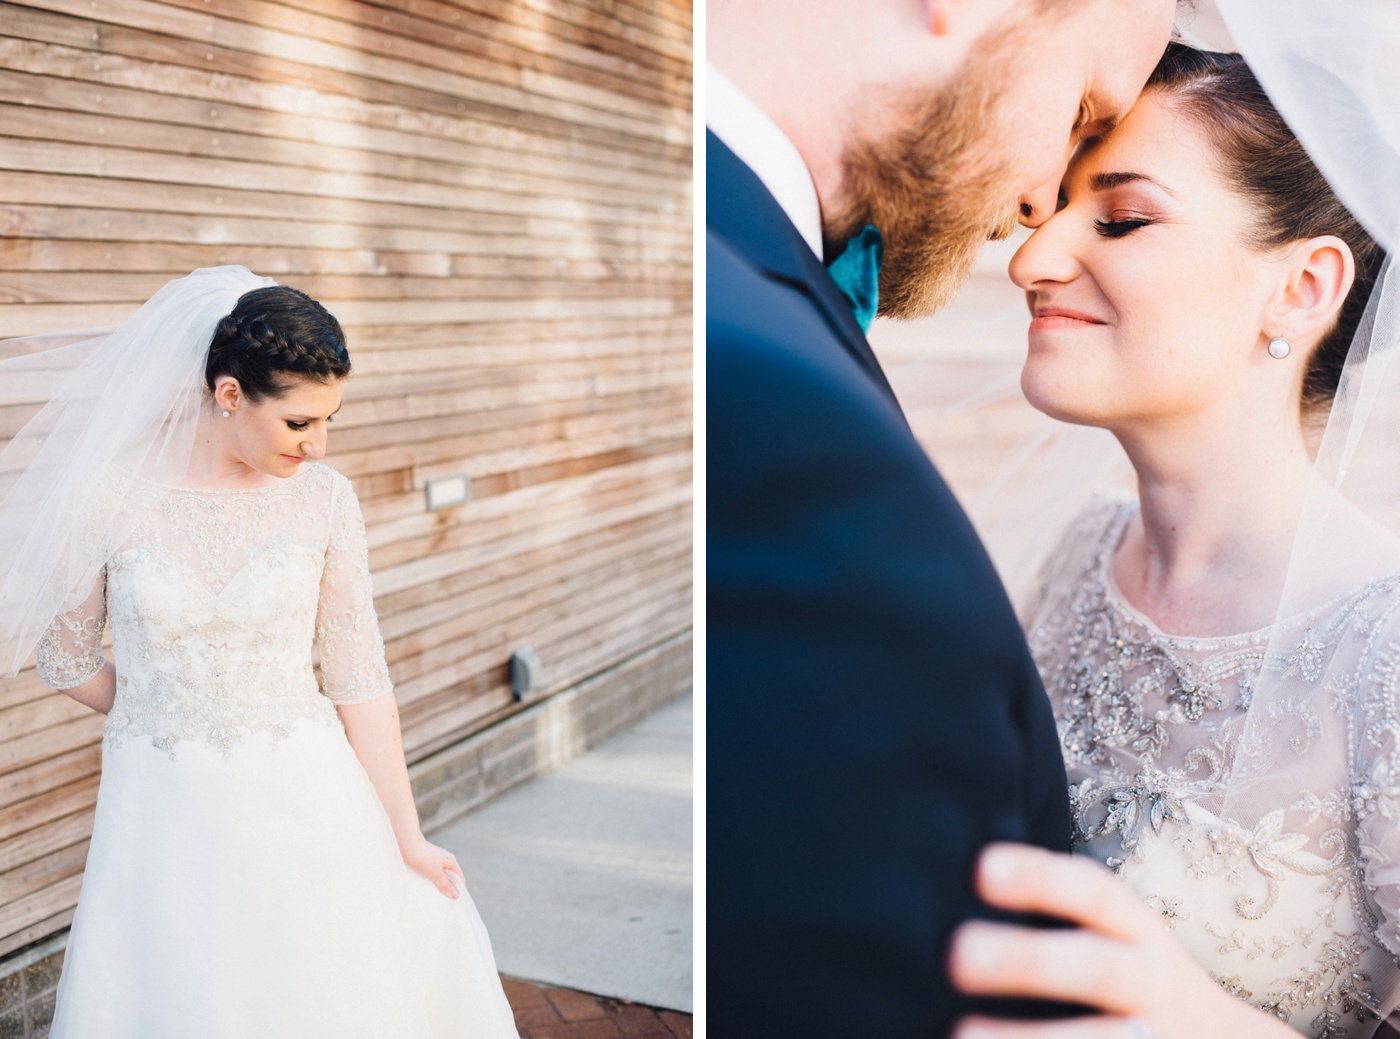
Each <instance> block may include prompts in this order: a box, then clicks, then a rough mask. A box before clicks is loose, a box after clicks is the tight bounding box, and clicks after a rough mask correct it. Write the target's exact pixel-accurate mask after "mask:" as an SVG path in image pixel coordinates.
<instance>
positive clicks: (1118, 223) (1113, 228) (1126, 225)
mask: <svg viewBox="0 0 1400 1039" xmlns="http://www.w3.org/2000/svg"><path fill="white" fill-rule="evenodd" d="M1154 222H1155V221H1153V220H1151V219H1149V218H1147V217H1127V218H1125V219H1122V220H1095V221H1094V230H1095V231H1097V232H1098V233H1099V234H1101V235H1103V236H1104V237H1105V238H1122V237H1123V236H1124V235H1126V234H1131V233H1132V232H1134V231H1136V230H1137V229H1138V228H1140V227H1147V226H1148V225H1150V224H1152V223H1154Z"/></svg>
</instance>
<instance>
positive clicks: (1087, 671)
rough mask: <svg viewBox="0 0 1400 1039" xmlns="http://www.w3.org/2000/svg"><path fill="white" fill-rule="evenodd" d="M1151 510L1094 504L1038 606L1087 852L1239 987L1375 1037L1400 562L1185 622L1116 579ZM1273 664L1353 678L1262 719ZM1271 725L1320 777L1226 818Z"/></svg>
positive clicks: (1396, 845)
mask: <svg viewBox="0 0 1400 1039" xmlns="http://www.w3.org/2000/svg"><path fill="white" fill-rule="evenodd" d="M1136 508H1137V505H1136V502H1135V501H1133V500H1111V501H1105V502H1099V503H1096V504H1095V505H1094V506H1092V507H1090V508H1089V509H1088V510H1087V511H1086V512H1085V513H1084V514H1082V515H1081V516H1080V518H1079V519H1078V520H1077V521H1076V522H1075V524H1074V525H1073V526H1072V527H1071V529H1070V531H1069V532H1068V533H1067V534H1066V536H1065V539H1064V541H1063V542H1062V544H1061V546H1060V547H1059V549H1057V551H1056V552H1055V553H1053V554H1052V556H1051V557H1050V559H1051V562H1050V564H1049V565H1048V567H1047V569H1046V571H1045V572H1044V574H1043V577H1042V582H1041V585H1040V588H1039V591H1038V593H1037V600H1036V601H1035V603H1034V604H1033V605H1032V607H1031V609H1030V610H1029V612H1028V624H1027V632H1028V637H1029V640H1030V644H1031V650H1032V653H1033V655H1034V657H1035V660H1036V664H1037V666H1038V667H1039V669H1040V672H1041V676H1042V677H1043V679H1044V681H1045V686H1046V690H1047V692H1048V693H1049V695H1050V698H1051V701H1052V704H1053V707H1054V710H1055V716H1056V720H1057V723H1058V727H1059V732H1060V741H1061V748H1062V750H1063V753H1064V757H1065V767H1066V769H1067V772H1068V780H1069V787H1070V798H1071V811H1072V818H1073V821H1074V827H1075V833H1074V847H1075V850H1076V851H1077V852H1080V853H1083V854H1088V855H1092V856H1093V857H1095V858H1097V859H1099V860H1100V861H1102V862H1104V863H1106V864H1107V865H1109V866H1110V867H1111V868H1113V869H1114V870H1115V871H1116V872H1117V873H1118V874H1119V876H1120V877H1121V878H1122V879H1123V880H1124V881H1125V882H1126V883H1128V884H1129V885H1130V886H1131V887H1132V888H1133V889H1134V890H1135V891H1136V892H1137V893H1138V894H1139V895H1141V896H1142V897H1143V899H1144V900H1146V901H1147V902H1148V904H1150V905H1152V906H1154V907H1155V908H1157V909H1158V911H1159V912H1161V914H1162V915H1163V917H1164V919H1165V920H1166V921H1167V924H1168V926H1169V927H1171V928H1172V930H1173V931H1174V932H1175V934H1176V936H1177V938H1179V939H1180V940H1181V942H1182V943H1183V944H1184V945H1185V946H1186V947H1187V948H1188V949H1189V950H1190V951H1191V953H1192V954H1193V955H1194V956H1195V958H1196V959H1197V961H1198V962H1200V963H1201V964H1202V965H1203V966H1205V967H1206V969H1207V970H1209V971H1210V973H1211V975H1212V976H1213V977H1214V978H1215V979H1216V980H1217V981H1218V982H1219V983H1220V984H1221V985H1222V986H1224V987H1225V988H1226V989H1227V990H1228V991H1230V992H1232V993H1234V994H1235V995H1236V996H1238V997H1239V998H1241V999H1244V1000H1247V1001H1248V1002H1250V1003H1252V1004H1254V1005H1255V1006H1257V1007H1259V1008H1261V1009H1262V1010H1264V1011H1266V1012H1268V1013H1272V1014H1274V1015H1275V1016H1276V1017H1278V1018H1279V1019H1280V1020H1282V1021H1285V1022H1287V1023H1288V1024H1289V1025H1290V1026H1291V1027H1293V1028H1294V1029H1296V1030H1297V1031H1299V1032H1301V1033H1303V1034H1305V1035H1311V1036H1318V1037H1324V1039H1351V1037H1362V1036H1370V1035H1372V1034H1373V1033H1374V1032H1375V1030H1376V1029H1377V1028H1378V1027H1379V1024H1380V1021H1381V1020H1382V1019H1383V1018H1384V1017H1385V1016H1386V1015H1387V1014H1388V1013H1390V1012H1391V1011H1392V1010H1393V1009H1395V1007H1396V1006H1397V1004H1400V963H1398V962H1397V956H1400V931H1397V921H1400V878H1398V877H1397V876H1396V874H1395V866H1394V864H1395V863H1396V862H1398V861H1400V753H1397V746H1396V739H1397V736H1400V577H1387V578H1381V579H1378V580H1373V581H1370V582H1368V583H1367V584H1365V585H1363V586H1361V587H1358V588H1356V589H1354V590H1353V591H1351V592H1349V593H1348V594H1346V595H1343V596H1341V597H1339V598H1337V599H1335V600H1333V601H1332V602H1329V603H1327V604H1325V605H1323V606H1320V607H1318V608H1316V609H1314V610H1312V611H1310V612H1308V613H1305V614H1302V615H1299V616H1297V617H1294V618H1290V619H1289V620H1287V621H1283V622H1281V624H1280V625H1277V626H1274V627H1271V628H1267V629H1264V630H1261V631H1258V632H1252V633H1248V634H1243V635H1238V636H1232V637H1222V638H1186V637H1177V636H1170V635H1166V634H1164V633H1162V632H1161V631H1160V630H1158V629H1157V628H1156V627H1155V626H1154V625H1153V624H1152V623H1151V621H1149V620H1148V619H1147V618H1146V617H1144V616H1142V615H1141V614H1139V613H1138V612H1137V611H1136V610H1134V609H1133V608H1132V607H1131V606H1130V605H1128V604H1127V603H1126V602H1125V601H1124V600H1123V599H1122V597H1121V595H1120V594H1119V593H1118V591H1117V589H1116V587H1115V585H1114V582H1113V578H1112V570H1111V562H1112V557H1113V553H1114V551H1115V549H1116V548H1117V545H1118V543H1119V541H1120V538H1121V536H1122V533H1123V531H1124V529H1125V527H1126V526H1127V523H1128V521H1129V520H1130V519H1131V518H1132V516H1133V515H1134V514H1135V512H1136ZM1271 646H1272V648H1270V647H1271ZM1261 673H1262V674H1267V675H1269V676H1270V677H1271V678H1274V677H1279V678H1284V679H1287V680H1289V681H1291V682H1296V683H1301V684H1302V686H1305V685H1306V684H1307V683H1310V682H1317V681H1321V680H1323V679H1324V676H1325V675H1331V676H1339V675H1345V676H1347V677H1346V678H1345V679H1344V680H1338V679H1336V678H1333V679H1331V680H1330V681H1331V685H1330V686H1329V688H1327V689H1326V690H1325V692H1326V694H1327V695H1326V697H1325V698H1322V699H1321V700H1320V701H1319V700H1316V699H1313V698H1309V697H1306V696H1299V697H1296V698H1293V699H1284V700H1280V701H1278V702H1270V704H1269V705H1268V708H1269V711H1270V716H1269V718H1268V719H1266V720H1265V721H1266V722H1267V724H1263V725H1260V724H1256V726H1255V727H1254V728H1251V729H1250V730H1248V734H1246V727H1245V724H1244V720H1245V717H1246V712H1247V711H1248V709H1249V707H1250V704H1251V699H1252V696H1253V692H1254V684H1255V681H1256V676H1258V675H1260V674H1261ZM1300 688H1301V686H1300ZM1318 702H1321V703H1325V704H1327V705H1328V706H1327V709H1326V710H1323V711H1319V710H1318V709H1316V708H1315V707H1314V704H1315V703H1318ZM1270 732H1272V733H1274V734H1276V735H1277V736H1278V738H1279V739H1281V740H1285V741H1287V752H1288V753H1290V754H1292V755H1296V756H1299V757H1303V756H1307V757H1310V758H1315V759H1316V767H1315V768H1314V769H1313V771H1312V772H1311V775H1312V776H1313V777H1315V780H1316V782H1315V784H1312V785H1310V787H1309V788H1307V789H1296V788H1295V789H1289V790H1284V789H1278V790H1276V791H1273V790H1270V791H1267V798H1266V800H1267V802H1268V803H1262V804H1260V806H1259V810H1258V812H1257V813H1256V816H1255V817H1252V818H1250V819H1248V820H1235V819H1230V818H1221V816H1220V813H1221V811H1222V806H1223V804H1224V796H1223V795H1224V789H1225V786H1226V781H1227V779H1228V778H1229V777H1230V775H1231V770H1232V769H1234V768H1238V767H1240V766H1241V765H1242V763H1245V759H1247V758H1249V757H1250V755H1251V753H1252V752H1253V750H1254V749H1255V748H1253V747H1252V746H1251V741H1253V740H1256V739H1259V738H1267V736H1268V734H1269V733H1270ZM1257 796H1258V795H1256V799H1257Z"/></svg>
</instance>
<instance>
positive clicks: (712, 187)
mask: <svg viewBox="0 0 1400 1039" xmlns="http://www.w3.org/2000/svg"><path fill="white" fill-rule="evenodd" d="M705 182H706V184H705V207H706V213H707V217H706V220H707V223H708V224H709V226H710V229H711V230H713V231H714V232H715V233H716V234H718V235H719V236H720V237H722V238H724V239H726V240H727V241H728V242H729V243H730V244H731V245H733V246H734V248H735V249H736V250H737V251H738V252H739V253H740V254H741V255H742V256H744V257H745V258H747V259H748V260H749V261H750V262H751V263H753V264H754V265H755V266H757V267H759V268H760V269H762V270H763V272H764V273H765V274H767V275H768V276H769V277H770V278H773V279H774V280H776V281H781V282H783V283H785V284H788V285H791V286H793V287H794V288H797V289H799V290H800V291H802V292H803V293H805V294H806V295H807V296H808V297H809V298H810V299H811V300H812V302H813V303H815V304H816V306H817V309H818V310H819V311H820V312H821V315H822V317H823V318H824V319H825V320H826V323H827V324H828V325H829V326H830V327H831V330H832V331H833V332H834V333H835V334H836V337H837V338H838V339H839V340H840V341H841V345H842V346H844V347H845V348H846V350H847V352H849V353H850V354H851V356H852V357H854V358H855V360H856V361H857V363H859V364H860V366H861V367H862V368H864V369H865V370H866V372H867V373H869V375H870V377H871V378H872V379H873V380H874V381H875V383H876V385H878V386H879V387H880V388H881V389H883V390H884V391H885V392H886V393H888V394H889V395H890V397H891V398H894V391H893V390H892V389H890V384H889V381H888V380H887V379H886V378H885V373H884V370H883V369H882V368H881V367H880V362H879V361H878V360H876V359H875V354H874V352H873V351H872V350H871V349H870V343H869V342H868V341H867V340H866V338H865V333H863V332H862V331H861V330H860V325H858V324H857V323H856V319H855V316H854V315H853V314H852V313H851V305H850V304H849V303H848V302H846V297H845V296H843V295H842V294H841V290H840V289H838V288H837V287H836V283H835V282H834V281H832V280H831V275H830V274H828V273H827V270H826V268H825V267H823V266H822V264H821V261H820V260H818V259H817V257H816V256H815V255H814V254H813V253H812V250H811V248H809V247H808V245H807V243H806V241H804V240H803V238H802V235H801V234H799V233H798V231H797V228H795V227H794V226H793V225H792V221H791V220H789V219H788V216H787V214H786V213H784V212H783V209H782V207H781V206H780V205H778V203H777V200H776V199H774V198H773V196H772V195H771V194H770V193H769V191H768V189H767V188H766V187H764V186H763V181H761V180H759V179H758V175H757V174H755V173H754V172H753V170H751V169H749V168H748V167H747V166H745V165H744V164H743V162H741V161H740V160H739V158H738V156H736V155H735V154H734V153H733V152H732V151H730V150H729V148H728V147H727V146H726V145H725V144H724V142H723V141H721V140H720V139H719V138H718V137H716V136H715V135H714V134H713V133H710V132H708V131H707V132H706V134H705ZM896 403H897V402H896Z"/></svg>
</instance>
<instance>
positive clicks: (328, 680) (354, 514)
mask: <svg viewBox="0 0 1400 1039" xmlns="http://www.w3.org/2000/svg"><path fill="white" fill-rule="evenodd" d="M331 493H332V498H331V524H330V540H329V542H328V543H327V545H326V565H325V570H324V571H323V572H322V575H321V598H320V604H319V606H318V607H317V611H316V647H317V649H318V650H319V652H320V656H321V691H322V692H323V693H325V695H326V696H327V697H328V698H330V700H331V701H332V702H333V703H336V704H352V703H364V702H365V701H367V700H373V699H374V698H375V697H378V696H383V695H384V694H385V693H389V692H392V691H393V688H394V687H393V684H392V683H391V682H390V681H389V667H388V665H387V664H386V663H385V662H384V640H383V639H382V638H381V637H380V635H379V621H378V618H376V617H375V615H374V597H373V592H372V589H371V586H370V576H369V548H368V546H367V544H366V542H365V521H364V517H363V515H361V513H360V503H359V500H358V499H357V498H356V497H355V492H354V490H353V489H352V488H351V487H350V481H349V480H347V479H345V478H344V477H340V478H338V479H336V481H335V485H334V486H333V487H332V491H331Z"/></svg>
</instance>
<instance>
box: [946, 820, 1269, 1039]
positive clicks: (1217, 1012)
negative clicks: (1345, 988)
mask: <svg viewBox="0 0 1400 1039" xmlns="http://www.w3.org/2000/svg"><path fill="white" fill-rule="evenodd" d="M977 889H978V893H979V894H980V895H981V896H982V898H983V899H984V900H985V901H986V902H987V903H989V904H990V905H993V906H997V907H999V908H1002V909H1006V910H1009V911H1012V912H1023V913H1041V914H1044V915H1046V916H1053V917H1059V918H1061V919H1064V920H1067V921H1069V922H1071V923H1074V924H1077V925H1078V927H1077V928H1075V929H1067V930H1038V929H1032V928H1025V927H1017V926H1013V925H1009V924H997V923H989V922H985V921H973V922H970V923H966V924H964V925H963V926H962V927H960V928H959V929H958V931H957V932H956V933H955V934H954V936H953V942H952V948H951V950H950V953H949V957H948V971H949V974H950V976H951V978H952V981H953V984H954V985H956V986H957V987H958V988H959V989H961V990H962V991H963V992H965V993H967V994H969V995H977V996H1024V997H1031V998H1041V999H1052V1000H1060V1001H1064V1002H1071V1003H1080V1004H1084V1005H1087V1006H1093V1007H1098V1008H1099V1009H1100V1010H1101V1011H1102V1012H1103V1016H1100V1017H1093V1018H1083V1017H1080V1018H1075V1019H1072V1020H1062V1021H1034V1022H1033V1021H1024V1022H1022V1021H996V1020H992V1019H989V1018H982V1017H977V1018H967V1019H965V1020H964V1021H962V1022H961V1023H960V1024H959V1026H958V1028H957V1029H956V1030H955V1031H954V1033H953V1037H952V1039H1069V1037H1071V1036H1072V1037H1074V1039H1149V1037H1150V1039H1216V1037H1219V1039H1242V1037H1256V1036H1257V1037H1260V1039H1268V1037H1278V1039H1284V1037H1289V1036H1292V1037H1294V1039H1296V1033H1295V1032H1293V1031H1292V1030H1291V1029H1289V1028H1288V1026H1287V1025H1285V1024H1283V1023H1282V1022H1281V1021H1278V1020H1277V1019H1275V1018H1272V1017H1270V1016H1268V1015H1267V1014H1265V1013H1263V1012H1262V1011H1259V1010H1256V1009H1255V1008H1253V1007H1251V1006H1249V1005H1247V1004H1245V1003H1242V1002H1240V1001H1239V1000H1238V999H1236V998H1235V997H1234V996H1232V995H1230V994H1229V993H1227V992H1226V991H1225V990H1224V989H1223V988H1221V987H1220V986H1219V985H1218V984H1216V983H1215V981H1213V980H1212V979H1211V977H1210V976H1209V975H1208V974H1207V973H1206V972H1205V971H1203V970H1202V969H1201V968H1200V967H1199V966H1198V965H1197V964H1196V962H1195V961H1194V960H1193V959H1192V958H1191V956H1190V954H1188V953H1187V952H1186V950H1185V949H1184V948H1182V946H1181V945H1180V944H1179V943H1178V942H1177V941H1176V939H1175V938H1174V937H1173V936H1172V933H1171V931H1169V930H1168V929H1167V926H1166V924H1165V923H1164V922H1163V920H1162V918H1161V916H1160V915H1159V914H1158V913H1156V912H1154V911H1153V910H1152V909H1151V908H1150V907H1148V906H1147V905H1145V904H1144V903H1143V902H1142V901H1141V900H1140V899H1139V898H1138V897H1137V896H1136V895H1135V894H1134V893H1133V891H1132V890H1131V889H1130V888H1128V887H1127V885H1125V884H1123V883H1122V882H1121V881H1119V880H1118V879H1117V878H1116V877H1114V876H1113V874H1111V873H1110V872H1109V871H1108V870H1106V869H1104V868H1103V867H1102V866H1100V865H1099V864H1098V863H1096V862H1093V861H1091V860H1089V859H1086V858H1083V857H1081V856H1073V855H1061V854H1057V853H1055V852H1050V851H1045V850H1044V849H1041V848H1034V847H1029V846H1025V845H1019V844H995V845H992V846H990V847H989V848H987V849H986V850H985V851H984V852H983V854H982V858H981V860H980V861H979V863H978V868H977Z"/></svg>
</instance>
